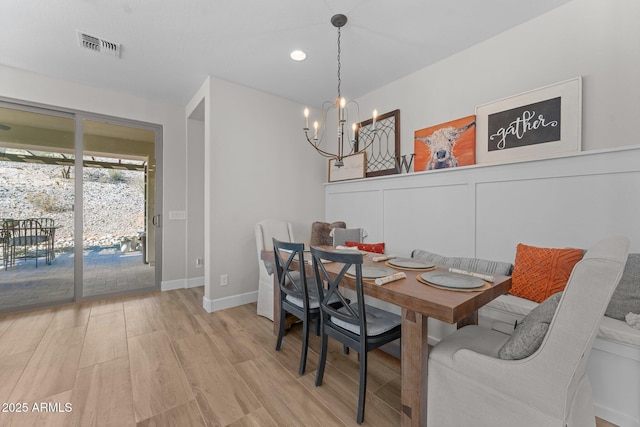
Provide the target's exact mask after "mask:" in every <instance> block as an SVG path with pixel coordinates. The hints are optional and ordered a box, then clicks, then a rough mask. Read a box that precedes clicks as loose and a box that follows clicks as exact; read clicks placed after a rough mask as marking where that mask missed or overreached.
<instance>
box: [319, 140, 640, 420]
mask: <svg viewBox="0 0 640 427" xmlns="http://www.w3.org/2000/svg"><path fill="white" fill-rule="evenodd" d="M325 209H326V212H325V219H326V220H327V221H337V220H341V221H346V223H347V224H349V225H350V226H352V227H363V228H365V229H366V230H367V232H368V237H367V240H366V242H367V243H376V242H385V245H386V252H387V253H389V254H394V255H397V256H409V255H410V254H411V251H412V250H413V249H425V250H427V251H430V252H435V253H439V254H442V255H445V256H459V257H477V258H485V259H493V260H498V261H508V262H514V258H515V252H516V245H517V244H518V243H525V244H529V245H534V246H541V247H558V248H565V247H573V248H589V247H590V246H591V245H593V244H594V243H595V242H597V241H598V240H600V239H602V238H605V237H608V236H612V235H625V236H627V237H628V238H629V239H630V240H631V247H630V252H640V146H632V147H622V148H617V149H608V150H594V151H585V152H580V153H577V154H572V155H567V156H562V157H555V158H550V159H543V160H530V161H520V162H515V163H504V164H493V165H488V164H483V165H474V166H468V167H460V168H452V169H440V170H435V171H426V172H418V173H409V174H399V175H391V176H385V177H376V178H366V179H359V180H353V181H345V182H338V183H327V184H325ZM381 306H382V307H385V308H387V309H393V307H389V306H386V305H385V304H384V303H381ZM482 314H483V312H482V309H481V310H480V317H481V322H480V324H481V325H482ZM429 322H430V324H429V340H430V342H431V343H432V344H435V343H437V342H438V341H439V340H440V339H441V338H442V337H443V336H445V335H446V334H448V333H450V332H452V331H453V330H454V328H455V326H453V325H447V324H444V323H442V322H439V321H437V320H434V319H429ZM587 369H588V373H589V377H590V378H591V381H592V383H594V384H597V385H598V386H597V387H595V386H594V402H595V405H596V415H598V416H599V417H601V418H604V419H607V420H610V421H612V422H616V423H617V424H620V425H625V426H632V427H640V407H639V406H638V402H640V348H638V347H634V346H630V345H624V344H619V343H614V342H609V341H605V340H603V339H600V338H598V339H596V341H595V343H594V347H593V351H592V352H591V356H590V358H589V363H588V367H587Z"/></svg>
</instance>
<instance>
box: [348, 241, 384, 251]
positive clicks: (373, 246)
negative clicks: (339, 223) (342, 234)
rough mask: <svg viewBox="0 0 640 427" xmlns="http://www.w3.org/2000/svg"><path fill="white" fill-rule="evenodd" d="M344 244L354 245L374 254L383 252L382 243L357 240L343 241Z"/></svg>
mask: <svg viewBox="0 0 640 427" xmlns="http://www.w3.org/2000/svg"><path fill="white" fill-rule="evenodd" d="M344 245H345V246H352V247H353V246H355V247H357V248H358V249H360V250H361V251H367V252H373V253H376V254H383V253H384V243H359V242H349V241H347V242H344Z"/></svg>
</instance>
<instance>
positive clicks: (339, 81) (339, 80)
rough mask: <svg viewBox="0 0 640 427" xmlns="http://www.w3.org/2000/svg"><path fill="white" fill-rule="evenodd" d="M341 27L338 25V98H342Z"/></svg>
mask: <svg viewBox="0 0 640 427" xmlns="http://www.w3.org/2000/svg"><path fill="white" fill-rule="evenodd" d="M340 65H341V64H340V28H339V27H338V99H340V83H341V82H342V81H341V79H340Z"/></svg>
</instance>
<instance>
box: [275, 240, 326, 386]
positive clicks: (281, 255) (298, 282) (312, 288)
mask: <svg viewBox="0 0 640 427" xmlns="http://www.w3.org/2000/svg"><path fill="white" fill-rule="evenodd" d="M273 250H274V255H275V261H276V274H277V278H278V286H279V288H280V301H279V304H278V305H279V310H280V324H279V326H278V340H277V342H276V351H280V348H281V347H282V339H283V338H284V329H285V318H286V316H287V313H291V314H293V315H294V316H296V317H297V318H299V319H300V320H302V352H301V354H300V368H299V369H298V373H299V374H300V375H303V374H304V371H305V368H306V366H307V353H308V350H309V323H310V322H311V321H313V320H315V324H316V329H315V330H316V335H319V334H320V323H319V319H320V308H319V306H320V302H319V300H318V291H317V287H316V285H315V278H314V277H313V276H310V277H307V276H306V273H305V259H304V243H290V242H282V241H279V240H276V239H273ZM293 261H297V262H298V268H297V269H295V270H291V267H292V263H293ZM309 282H311V283H310V284H309Z"/></svg>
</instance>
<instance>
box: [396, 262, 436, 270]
mask: <svg viewBox="0 0 640 427" xmlns="http://www.w3.org/2000/svg"><path fill="white" fill-rule="evenodd" d="M384 264H385V265H386V266H387V267H391V268H394V269H396V270H406V271H432V270H435V269H436V267H437V265H434V266H433V267H425V268H409V267H399V266H397V265H393V264H390V263H389V261H385V263H384Z"/></svg>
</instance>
